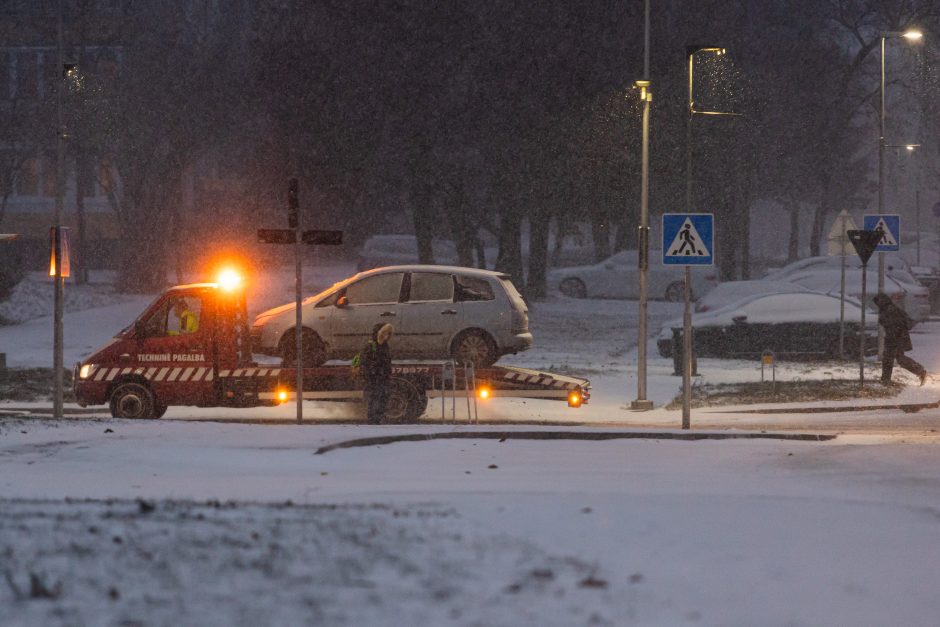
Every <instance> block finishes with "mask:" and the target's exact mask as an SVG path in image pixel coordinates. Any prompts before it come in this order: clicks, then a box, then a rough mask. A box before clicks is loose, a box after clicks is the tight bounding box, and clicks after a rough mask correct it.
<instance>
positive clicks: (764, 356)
mask: <svg viewBox="0 0 940 627" xmlns="http://www.w3.org/2000/svg"><path fill="white" fill-rule="evenodd" d="M764 366H770V376H771V381H773V392H774V394H776V393H777V356H776V355H775V354H774V352H773V351H772V350H765V351H764V352H763V353H761V356H760V382H761V383H763V382H764Z"/></svg>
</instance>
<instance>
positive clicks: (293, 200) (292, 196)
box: [287, 179, 300, 229]
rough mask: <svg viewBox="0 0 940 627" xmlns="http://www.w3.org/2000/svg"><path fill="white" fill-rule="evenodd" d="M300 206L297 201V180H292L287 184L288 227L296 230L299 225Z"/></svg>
mask: <svg viewBox="0 0 940 627" xmlns="http://www.w3.org/2000/svg"><path fill="white" fill-rule="evenodd" d="M299 206H300V203H299V201H298V200H297V179H290V180H289V181H288V182H287V226H288V228H291V229H296V228H297V225H298V216H297V212H298V208H299Z"/></svg>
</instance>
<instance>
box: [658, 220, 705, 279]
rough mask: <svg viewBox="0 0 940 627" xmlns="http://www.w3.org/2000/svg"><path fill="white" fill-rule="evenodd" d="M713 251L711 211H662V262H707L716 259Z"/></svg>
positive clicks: (671, 264)
mask: <svg viewBox="0 0 940 627" xmlns="http://www.w3.org/2000/svg"><path fill="white" fill-rule="evenodd" d="M714 252H715V216H714V215H712V214H710V213H665V214H663V265H667V266H710V265H712V264H714V263H715V256H714Z"/></svg>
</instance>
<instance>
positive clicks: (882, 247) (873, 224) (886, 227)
mask: <svg viewBox="0 0 940 627" xmlns="http://www.w3.org/2000/svg"><path fill="white" fill-rule="evenodd" d="M862 229H864V230H866V231H877V232H878V233H881V239H880V240H879V241H878V247H877V248H875V252H876V253H878V293H879V294H883V293H884V291H885V253H893V252H897V251H899V250H901V216H899V215H896V214H873V215H867V216H863V222H862ZM884 348H885V330H884V328H882V327H881V326H880V325H879V326H878V359H881V358H882V357H883V356H884Z"/></svg>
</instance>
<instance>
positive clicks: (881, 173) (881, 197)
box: [878, 29, 924, 359]
mask: <svg viewBox="0 0 940 627" xmlns="http://www.w3.org/2000/svg"><path fill="white" fill-rule="evenodd" d="M923 36H924V35H923V33H921V32H920V31H918V30H914V29H908V30H906V31H889V32H887V33H884V34H882V35H881V107H880V117H881V127H880V132H879V135H878V215H884V209H885V148H887V145H886V144H885V40H887V39H890V38H892V37H903V38H905V39H907V40H908V41H917V40H919V39H920V38H922V37H923ZM884 291H885V255H884V253H878V293H879V294H882V293H884ZM884 342H885V332H884V328H883V327H882V326H881V325H878V359H881V358H882V357H883V356H884Z"/></svg>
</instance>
